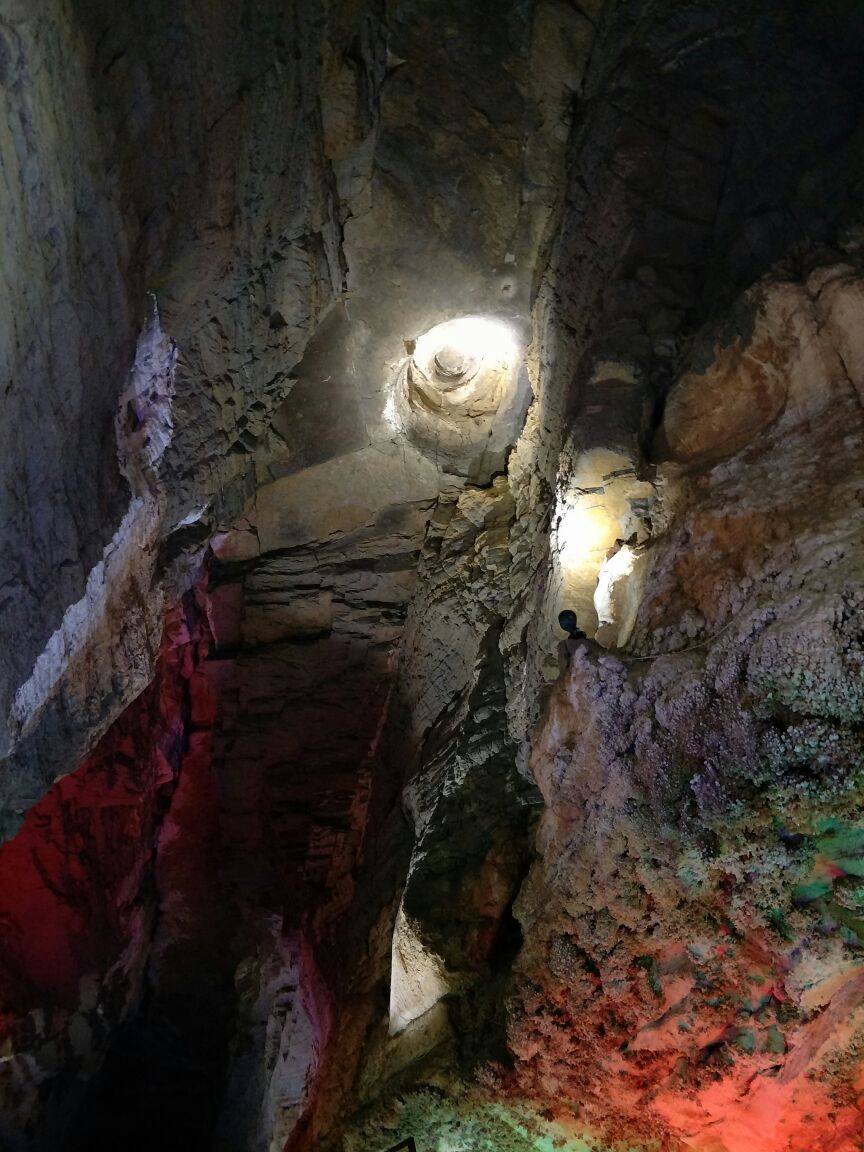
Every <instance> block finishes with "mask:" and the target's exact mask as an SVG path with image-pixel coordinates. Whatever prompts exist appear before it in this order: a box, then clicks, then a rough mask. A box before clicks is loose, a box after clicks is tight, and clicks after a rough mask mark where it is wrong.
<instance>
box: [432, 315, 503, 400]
mask: <svg viewBox="0 0 864 1152" xmlns="http://www.w3.org/2000/svg"><path fill="white" fill-rule="evenodd" d="M517 352H518V349H517V345H516V338H515V334H514V332H513V329H512V328H511V327H510V326H509V325H508V324H505V323H504V322H503V321H501V320H492V319H490V318H489V317H487V316H461V317H460V318H459V319H458V320H448V321H446V323H444V324H436V326H435V327H434V328H430V329H429V331H428V332H426V333H424V335H422V336H421V337H420V339H419V340H418V341H417V347H416V348H415V349H414V357H413V359H414V363H415V364H416V365H417V366H418V367H419V368H420V370H421V371H422V372H424V373H425V374H426V375H427V376H429V377H430V378H435V379H437V380H438V382H439V384H441V383H444V382H445V380H446V381H447V382H449V380H447V378H448V377H450V376H451V373H450V372H445V373H441V372H440V371H438V372H436V356H438V354H439V353H441V354H442V356H441V359H440V360H439V366H440V365H444V366H445V367H446V368H449V369H452V368H453V367H455V366H456V365H457V364H461V365H462V366H464V368H465V372H464V374H461V375H460V374H459V373H457V374H456V375H454V376H452V377H451V378H452V380H453V381H454V382H455V381H458V380H465V381H467V379H470V378H471V377H472V376H474V375H476V373H477V372H478V371H479V370H480V369H482V370H483V371H484V372H486V371H500V370H502V369H508V368H510V367H512V365H513V362H514V361H515V359H516V356H517Z"/></svg>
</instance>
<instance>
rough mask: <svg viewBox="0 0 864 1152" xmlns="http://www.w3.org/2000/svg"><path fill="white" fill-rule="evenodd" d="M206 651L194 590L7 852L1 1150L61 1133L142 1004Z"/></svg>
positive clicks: (0, 899) (2, 908)
mask: <svg viewBox="0 0 864 1152" xmlns="http://www.w3.org/2000/svg"><path fill="white" fill-rule="evenodd" d="M205 650H206V625H204V624H203V622H202V619H201V612H200V608H199V607H198V606H197V605H196V603H195V600H194V597H193V596H191V595H190V596H189V597H187V599H186V600H185V601H184V604H183V606H182V607H178V608H175V609H172V610H171V611H170V613H169V614H168V617H167V620H166V623H165V642H164V646H163V650H162V652H161V653H160V655H159V658H158V660H157V662H156V671H155V677H154V680H153V683H152V684H151V685H150V687H149V688H147V689H146V691H145V692H144V693H143V694H142V695H141V696H139V697H138V699H137V700H136V701H135V703H134V705H133V706H132V707H130V708H129V709H127V711H126V712H125V713H124V715H123V717H122V719H120V720H119V721H118V722H117V723H116V724H115V725H113V727H112V728H111V729H110V731H109V732H108V733H107V734H106V736H105V737H104V738H103V739H102V741H101V742H100V743H99V745H98V746H97V748H96V749H95V750H94V752H93V753H92V755H91V756H90V757H88V759H87V760H86V761H85V762H84V764H82V765H81V767H80V768H78V770H77V771H76V772H74V773H72V774H71V775H69V776H67V777H65V778H64V779H63V780H61V781H60V782H59V783H58V784H57V785H56V787H55V788H54V789H52V791H51V792H49V793H48V795H47V796H45V797H44V799H43V800H42V801H40V803H39V804H37V805H36V806H35V807H34V808H32V809H31V810H30V812H29V813H28V814H27V817H26V819H25V822H24V825H23V827H22V829H21V831H20V832H19V834H18V835H17V836H16V837H15V838H14V839H13V840H11V841H10V842H9V843H8V844H6V845H4V846H3V848H2V849H0V923H2V926H3V951H2V955H0V1007H2V1014H0V1023H2V1045H3V1059H2V1063H0V1141H2V1146H3V1147H4V1148H6V1147H8V1148H10V1149H18V1148H23V1147H30V1146H31V1143H32V1146H33V1147H35V1148H40V1149H41V1148H45V1149H49V1148H56V1147H57V1146H58V1144H60V1143H62V1142H63V1141H65V1140H66V1139H67V1137H68V1136H69V1134H70V1129H71V1128H73V1127H74V1117H75V1115H76V1110H77V1108H79V1107H80V1105H81V1097H82V1096H83V1094H84V1093H85V1091H86V1085H87V1082H88V1080H90V1079H91V1078H92V1077H93V1076H94V1075H95V1073H96V1072H97V1071H98V1069H99V1067H100V1065H101V1062H102V1060H103V1059H104V1056H105V1053H106V1050H107V1049H108V1047H109V1046H110V1044H111V1042H112V1038H113V1030H114V1029H116V1028H117V1026H118V1025H119V1024H121V1023H122V1022H123V1020H124V1019H125V1018H126V1017H127V1016H128V1015H130V1014H131V1013H134V1012H135V1010H136V1008H137V1006H138V1003H139V1000H140V997H141V994H142V991H143V989H144V987H145V983H146V981H145V974H146V969H147V964H148V955H149V952H150V946H151V940H152V936H153V931H154V919H155V915H156V906H155V903H154V900H153V887H154V884H158V883H159V882H160V879H161V878H160V876H159V875H158V870H156V869H155V851H156V841H157V838H158V837H159V836H160V835H161V836H162V837H164V836H165V835H166V831H165V830H166V828H167V827H170V822H171V817H170V815H169V816H168V817H167V818H166V812H169V814H170V813H171V812H172V811H173V807H172V796H174V797H175V798H176V794H175V792H174V790H175V786H176V783H177V779H178V776H179V775H180V774H181V773H182V774H183V779H184V787H185V782H186V776H187V771H191V768H190V761H191V760H192V759H193V758H194V755H195V754H196V753H198V752H199V751H200V744H201V741H202V740H206V737H205V736H203V735H199V734H197V730H198V729H202V728H203V727H205V726H206V725H207V723H208V702H209V699H210V691H209V688H208V686H207V675H206V673H205V670H204V666H203V663H202V661H203V656H204V652H205ZM198 817H199V819H200V812H199V814H198ZM166 819H167V821H168V822H167V823H166ZM160 829H161V831H160Z"/></svg>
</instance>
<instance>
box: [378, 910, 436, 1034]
mask: <svg viewBox="0 0 864 1152" xmlns="http://www.w3.org/2000/svg"><path fill="white" fill-rule="evenodd" d="M449 991H450V988H449V985H448V983H447V981H446V980H445V978H444V965H443V963H442V961H441V959H440V957H438V956H436V955H435V953H434V952H429V951H427V949H426V948H425V947H424V946H423V943H422V941H421V940H420V938H419V936H418V935H417V933H416V931H415V930H414V928H413V926H412V925H411V922H410V921H409V920H408V918H407V916H406V915H405V913H404V911H403V910H402V909H401V908H400V909H399V914H398V916H397V917H396V928H395V930H394V932H393V949H392V954H391V964H390V1035H391V1036H397V1035H398V1034H399V1033H400V1032H402V1031H404V1029H405V1028H407V1027H408V1025H409V1024H410V1023H411V1022H412V1021H413V1020H419V1018H420V1017H421V1016H424V1015H425V1014H426V1013H427V1012H428V1011H429V1009H430V1008H434V1006H435V1005H436V1004H437V1003H438V1001H439V1000H440V999H441V997H442V996H445V995H446V994H447V992H449Z"/></svg>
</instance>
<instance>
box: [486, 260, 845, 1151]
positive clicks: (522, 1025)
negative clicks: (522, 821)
mask: <svg viewBox="0 0 864 1152" xmlns="http://www.w3.org/2000/svg"><path fill="white" fill-rule="evenodd" d="M850 277H852V278H853V280H854V276H853V274H852V272H851V270H850V269H848V268H843V267H840V268H834V269H826V270H819V271H817V272H814V273H813V274H812V275H811V277H810V278H809V279H808V282H807V284H806V285H803V286H802V285H791V284H785V285H770V286H766V287H765V288H764V290H763V292H764V296H763V304H762V308H761V310H760V313H759V316H758V318H757V320H756V323H755V325H754V330H753V336H752V342H753V351H751V350H750V348H744V349H742V350H740V351H739V350H737V349H734V348H733V349H732V354H733V355H734V356H735V357H736V358H737V359H738V362H739V363H741V362H746V361H747V358H748V357H751V356H752V357H754V358H755V357H756V356H757V355H759V354H760V352H764V349H765V348H766V347H767V346H768V345H766V343H765V341H766V339H767V340H768V344H770V347H771V349H772V351H771V354H770V356H769V357H768V360H767V363H766V366H765V371H766V373H770V374H772V375H774V376H775V378H777V379H782V380H783V382H784V386H785V388H786V389H787V390H788V394H787V399H786V402H785V405H784V406H783V408H782V411H781V412H780V413H779V414H778V415H777V418H776V421H775V423H774V424H773V425H771V426H770V427H768V428H764V427H763V425H762V423H761V422H760V421H759V420H758V419H757V420H754V422H753V425H752V426H751V429H750V433H749V436H748V438H747V439H748V442H747V444H746V446H742V448H741V450H740V451H739V452H738V453H736V454H734V455H731V456H730V455H728V454H727V455H726V458H725V459H724V460H723V461H722V462H721V463H718V464H713V463H712V462H713V460H714V459H715V458H716V455H717V454H718V453H719V452H721V451H722V448H723V446H728V444H729V443H730V442H731V440H730V437H731V436H733V435H734V436H738V435H741V432H740V428H741V425H740V418H739V413H738V411H737V409H736V407H735V405H732V406H731V407H724V398H725V385H724V384H723V383H722V380H723V377H724V375H725V371H726V369H725V368H722V367H720V366H719V365H723V364H724V361H725V357H726V356H727V353H726V351H725V350H723V349H721V350H720V351H719V352H718V368H717V369H716V371H712V370H709V373H708V374H707V375H706V377H704V388H703V391H702V393H701V394H700V398H699V403H700V405H702V406H704V407H705V408H706V409H707V410H710V411H711V413H712V415H713V425H712V424H708V425H707V427H712V426H713V427H714V428H715V436H714V439H713V440H712V439H711V438H710V437H709V436H708V435H707V431H706V423H704V422H703V423H702V424H701V426H700V436H704V437H705V439H704V441H703V444H702V446H701V458H699V459H698V460H696V461H694V460H692V459H691V462H690V467H689V468H688V470H686V471H680V470H676V468H675V467H674V466H672V465H669V466H666V467H664V468H663V469H662V477H663V481H664V490H665V491H666V492H667V499H669V500H670V501H672V502H673V503H674V504H675V505H676V511H675V514H674V517H673V519H672V522H671V523H670V525H669V528H668V529H667V531H666V533H664V534H663V535H662V536H660V537H658V538H656V539H655V540H654V541H653V542H652V545H651V548H650V550H649V551H650V556H651V558H650V561H649V565H650V575H649V576H648V578H647V582H646V585H645V590H644V594H643V597H642V601H641V607H640V611H639V615H638V619H637V622H636V628H635V631H634V647H635V651H634V650H632V649H631V653H630V654H627V655H618V654H614V655H613V654H608V655H599V656H598V655H596V654H592V653H591V652H590V651H589V650H587V649H583V650H582V651H580V652H577V653H576V655H575V656H574V658H573V661H572V664H571V666H570V669H569V671H568V672H567V674H566V676H565V677H564V678H563V680H562V682H561V684H560V685H559V686H558V687H557V688H556V690H555V694H554V696H553V698H552V701H551V704H550V709H549V712H548V714H547V716H546V717H545V718H544V720H543V723H542V725H541V727H540V730H539V731H538V734H537V739H536V742H535V746H534V751H533V756H532V768H533V771H534V774H535V778H536V779H537V781H538V784H539V785H540V787H541V790H542V792H543V796H544V802H545V810H544V816H543V818H542V821H541V827H540V832H539V839H538V851H539V855H540V859H539V861H538V862H537V863H536V864H535V865H534V868H533V869H532V874H531V876H530V878H529V880H528V882H527V884H526V886H525V887H524V888H523V890H522V892H521V894H520V897H519V902H518V905H517V915H518V917H519V919H520V922H521V925H522V931H523V937H524V940H525V945H524V947H523V950H522V952H521V954H520V958H519V961H518V963H517V969H516V971H517V979H516V985H515V988H514V999H513V1000H512V1002H511V1015H510V1025H509V1027H510V1043H511V1049H512V1051H513V1054H514V1056H515V1057H516V1061H517V1066H516V1068H517V1071H516V1075H517V1079H518V1080H519V1082H520V1083H521V1085H522V1086H523V1088H524V1089H527V1090H528V1092H529V1094H532V1095H533V1094H536V1095H538V1096H540V1097H541V1098H543V1099H548V1100H549V1101H550V1102H554V1101H555V1100H558V1101H561V1100H566V1101H567V1102H568V1103H567V1105H566V1106H562V1111H563V1112H565V1113H566V1112H567V1111H568V1109H571V1108H573V1107H575V1108H576V1109H577V1111H579V1112H580V1114H581V1115H582V1116H583V1117H584V1118H585V1119H586V1120H588V1121H589V1122H593V1123H598V1124H599V1125H600V1126H601V1127H602V1128H605V1129H606V1131H607V1133H608V1134H609V1135H610V1136H615V1137H619V1136H624V1137H630V1138H640V1137H641V1138H657V1139H660V1138H666V1139H669V1138H670V1136H674V1137H675V1138H676V1139H677V1141H678V1143H679V1144H680V1146H682V1147H688V1148H689V1147H692V1148H694V1149H707V1148H711V1149H723V1150H724V1152H737V1150H738V1149H741V1148H743V1147H745V1145H746V1146H749V1147H753V1146H756V1147H759V1148H766V1149H768V1148H770V1149H778V1150H779V1149H793V1148H798V1147H803V1146H804V1145H806V1146H807V1147H808V1148H829V1147H830V1148H838V1149H839V1148H844V1149H846V1148H848V1149H850V1150H851V1149H852V1148H854V1147H857V1145H858V1143H859V1142H860V1139H861V1134H862V1131H864V1128H862V1120H861V1113H860V1109H859V1106H858V1095H859V1089H858V1081H859V1076H860V1065H859V1062H858V1058H857V1045H858V1044H859V1043H860V1040H859V1039H856V1037H857V1036H858V1032H859V1030H860V1027H861V1021H860V1020H859V1015H860V1013H859V1010H858V993H857V992H856V988H857V979H858V976H857V974H858V971H859V968H860V950H861V939H860V938H859V936H860V933H859V928H860V927H861V925H860V923H859V911H860V910H859V909H858V907H857V904H856V899H857V897H856V896H855V893H856V892H857V891H858V873H859V872H860V867H859V862H858V860H857V853H858V847H857V845H858V839H859V832H860V829H859V824H860V819H859V812H858V808H859V796H858V788H859V780H858V775H859V772H860V765H861V755H862V748H861V746H860V718H861V698H860V697H861V686H862V680H861V667H862V660H864V653H862V652H861V651H860V645H859V641H860V632H861V624H862V617H861V604H862V594H864V589H862V584H861V572H862V556H861V553H860V544H859V541H860V537H861V523H860V517H861V492H862V482H864V481H862V475H861V466H860V465H861V443H862V434H864V422H862V410H861V403H860V398H859V396H858V394H857V386H856V385H855V384H854V383H853V382H852V380H850V378H849V377H848V376H847V373H846V370H845V367H844V364H843V362H842V360H841V358H840V356H839V354H838V349H837V345H836V344H835V343H834V341H835V339H836V340H838V343H839V344H840V345H842V344H843V343H844V342H845V341H846V340H849V339H852V340H854V339H855V337H854V336H853V335H852V333H853V332H854V331H857V329H858V327H859V325H860V324H861V321H862V320H864V316H856V318H855V319H852V317H851V316H850V314H849V313H848V312H845V308H844V306H843V305H840V304H839V301H840V300H845V301H847V302H848V299H849V287H848V285H849V282H850ZM832 285H835V287H833V288H832V287H831V286H832ZM844 285H846V287H844ZM838 312H842V313H843V316H842V319H841V318H840V315H838ZM847 325H848V327H847ZM840 332H845V333H846V335H843V336H840V335H839V333H840ZM751 362H752V361H751ZM736 379H737V377H736ZM751 380H752V376H751V375H750V374H749V372H748V371H743V370H742V381H741V382H742V387H744V388H746V387H748V386H749V383H750V381H751ZM710 381H713V382H714V386H713V388H712V386H711V383H709V382H710ZM678 387H680V388H681V390H682V391H683V393H684V395H685V396H691V395H693V391H692V390H693V382H692V377H689V376H684V377H683V378H682V380H681V383H680V385H679V386H678ZM712 398H713V402H712ZM674 399H675V393H674V392H673V402H670V405H669V406H668V408H667V422H668V425H667V428H666V434H667V438H668V439H669V440H670V441H672V440H673V439H674V438H676V437H677V436H678V427H677V425H676V421H678V420H681V419H682V418H683V417H682V416H681V413H682V411H683V406H682V405H679V404H677V403H675V402H674ZM687 421H688V422H687V427H690V424H689V417H688V418H687ZM733 430H734V431H733ZM781 477H782V478H783V479H782V481H781V480H780V478H781ZM640 649H641V651H642V652H643V653H645V654H644V655H638V654H637V653H638V652H639V651H640ZM664 651H665V652H666V653H668V654H665V655H664V654H662V653H663V652H664ZM613 1115H614V1119H613V1118H612V1117H613Z"/></svg>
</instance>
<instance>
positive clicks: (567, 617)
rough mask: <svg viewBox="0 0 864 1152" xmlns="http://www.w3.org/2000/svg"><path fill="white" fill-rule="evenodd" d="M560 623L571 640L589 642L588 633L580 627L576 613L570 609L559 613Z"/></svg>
mask: <svg viewBox="0 0 864 1152" xmlns="http://www.w3.org/2000/svg"><path fill="white" fill-rule="evenodd" d="M558 623H559V624H560V625H561V627H562V628H563V629H564V631H565V632H566V633H567V635H568V636H569V637H570V639H571V640H587V639H588V633H587V632H583V631H582V629H581V628H580V627H579V621H578V620H577V619H576V613H575V612H573V611H572V610H571V609H570V608H565V609H564V611H563V612H559V613H558Z"/></svg>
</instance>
